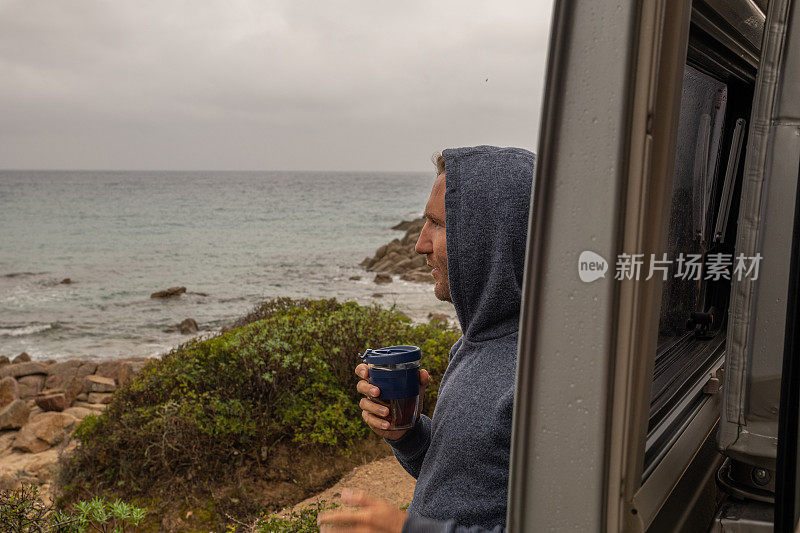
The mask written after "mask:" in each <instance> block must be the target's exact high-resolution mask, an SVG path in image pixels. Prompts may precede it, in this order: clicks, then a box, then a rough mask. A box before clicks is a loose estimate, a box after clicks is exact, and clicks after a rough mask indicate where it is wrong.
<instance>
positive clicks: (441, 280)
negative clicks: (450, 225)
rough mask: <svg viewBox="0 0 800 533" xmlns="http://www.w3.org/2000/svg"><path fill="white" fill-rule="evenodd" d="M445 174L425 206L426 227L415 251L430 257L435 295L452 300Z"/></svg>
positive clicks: (440, 178)
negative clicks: (445, 211)
mask: <svg viewBox="0 0 800 533" xmlns="http://www.w3.org/2000/svg"><path fill="white" fill-rule="evenodd" d="M444 192H445V185H444V172H442V173H441V174H439V176H438V177H437V178H436V181H435V182H434V183H433V190H431V196H430V198H428V203H427V204H426V205H425V218H426V219H427V220H426V221H425V226H423V228H422V233H420V235H419V239H418V240H417V245H416V246H415V247H414V250H415V251H416V252H417V253H418V254H425V255H426V256H428V265H429V266H432V267H433V271H432V272H431V275H432V276H433V279H434V280H436V287H435V288H434V289H433V293H434V294H435V295H436V297H437V298H438V299H440V300H445V301H448V302H452V301H453V300H451V299H450V280H449V279H448V277H447V234H446V233H445V230H444V222H445V219H444Z"/></svg>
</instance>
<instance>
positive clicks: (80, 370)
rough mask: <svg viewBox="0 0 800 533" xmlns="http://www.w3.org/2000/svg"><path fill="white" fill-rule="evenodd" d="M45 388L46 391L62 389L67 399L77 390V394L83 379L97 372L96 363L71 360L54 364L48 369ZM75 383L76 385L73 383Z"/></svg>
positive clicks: (81, 386)
mask: <svg viewBox="0 0 800 533" xmlns="http://www.w3.org/2000/svg"><path fill="white" fill-rule="evenodd" d="M47 370H48V374H49V375H48V376H47V381H45V387H47V388H48V389H62V390H63V391H64V392H66V393H67V397H68V398H69V395H70V394H71V393H73V392H72V391H74V390H75V389H76V388H77V392H74V394H78V393H79V392H80V391H81V389H82V388H83V378H85V377H86V376H89V375H91V374H94V373H95V371H96V370H97V363H93V362H91V361H78V360H77V359H71V360H69V361H65V362H63V363H56V364H54V365H52V366H50V367H49V368H48V369H47ZM76 381H77V384H76V383H75V382H76Z"/></svg>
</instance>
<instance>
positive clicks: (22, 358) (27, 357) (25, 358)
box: [11, 352, 31, 363]
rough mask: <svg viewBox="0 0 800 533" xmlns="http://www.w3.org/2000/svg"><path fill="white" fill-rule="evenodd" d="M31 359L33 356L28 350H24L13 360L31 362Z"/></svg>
mask: <svg viewBox="0 0 800 533" xmlns="http://www.w3.org/2000/svg"><path fill="white" fill-rule="evenodd" d="M30 361H31V356H30V355H28V352H22V353H21V354H19V355H18V356H16V357H15V358H14V359H12V360H11V362H12V363H29V362H30Z"/></svg>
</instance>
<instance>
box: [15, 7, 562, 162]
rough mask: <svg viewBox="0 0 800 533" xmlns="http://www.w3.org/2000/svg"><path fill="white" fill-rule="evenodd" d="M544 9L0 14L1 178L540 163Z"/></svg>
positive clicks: (33, 10) (39, 10) (37, 10)
mask: <svg viewBox="0 0 800 533" xmlns="http://www.w3.org/2000/svg"><path fill="white" fill-rule="evenodd" d="M550 4H551V1H550V0H495V1H492V2H489V1H485V0H484V1H477V0H467V1H465V0H460V1H455V0H452V1H450V0H448V1H430V0H404V1H400V2H396V1H395V2H389V1H383V0H361V1H347V0H344V1H324V0H316V1H306V0H285V1H283V0H281V1H265V0H226V1H220V0H202V1H197V0H192V1H189V0H75V1H69V2H66V1H60V0H48V1H41V0H0V168H34V169H48V168H62V169H189V170H212V169H213V170H222V169H231V170H270V169H276V170H277V169H287V170H430V168H432V167H431V164H430V161H429V158H430V154H431V153H433V152H434V151H436V150H439V149H441V148H446V147H449V146H464V145H475V144H495V145H503V146H512V145H513V146H521V147H524V148H528V149H534V148H535V144H536V138H537V130H538V126H539V114H540V113H539V108H540V105H541V99H542V86H543V81H544V65H545V58H546V55H547V39H548V30H549V25H550V9H551V5H550Z"/></svg>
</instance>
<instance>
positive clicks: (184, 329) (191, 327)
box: [178, 318, 200, 335]
mask: <svg viewBox="0 0 800 533" xmlns="http://www.w3.org/2000/svg"><path fill="white" fill-rule="evenodd" d="M178 328H179V329H180V330H181V333H183V334H184V335H187V334H189V333H197V332H198V331H200V328H198V327H197V322H196V321H195V319H194V318H186V319H184V320H183V322H181V323H180V325H179V326H178Z"/></svg>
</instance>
